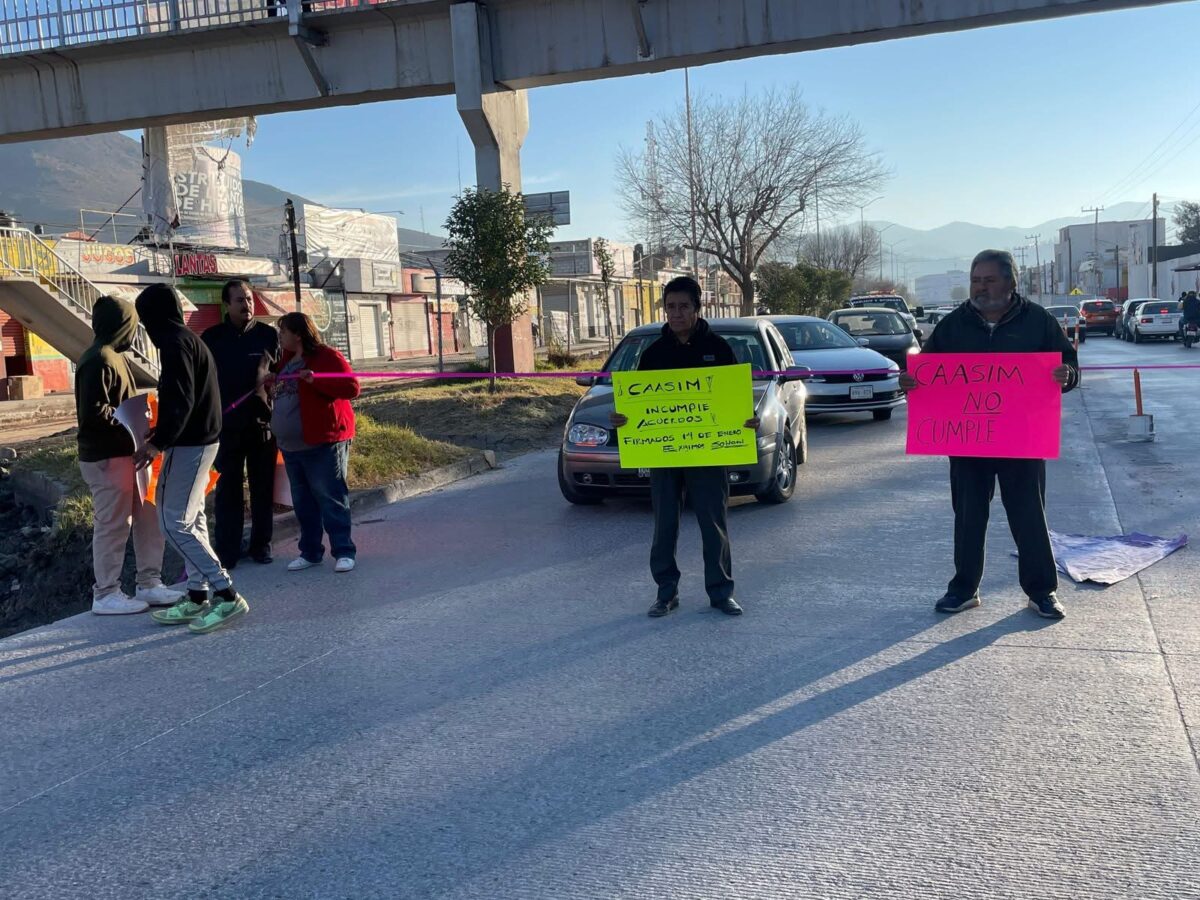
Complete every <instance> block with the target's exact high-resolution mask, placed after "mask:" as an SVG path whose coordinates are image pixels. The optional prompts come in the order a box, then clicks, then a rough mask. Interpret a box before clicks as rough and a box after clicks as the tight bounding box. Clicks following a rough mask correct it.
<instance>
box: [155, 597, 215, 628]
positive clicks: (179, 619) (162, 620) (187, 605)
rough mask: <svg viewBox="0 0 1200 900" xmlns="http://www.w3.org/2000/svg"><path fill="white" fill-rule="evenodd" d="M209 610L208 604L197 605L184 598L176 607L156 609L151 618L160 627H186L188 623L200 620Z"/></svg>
mask: <svg viewBox="0 0 1200 900" xmlns="http://www.w3.org/2000/svg"><path fill="white" fill-rule="evenodd" d="M208 610H209V604H208V603H196V602H195V601H193V600H189V599H188V598H187V597H184V598H183V599H182V600H180V601H179V602H178V603H176V604H175V605H174V606H168V607H167V608H166V609H156V610H155V611H154V612H152V613H150V618H152V619H153V620H154V621H155V622H157V623H158V624H159V625H186V624H188V622H194V621H195V620H196V619H198V618H200V617H201V616H202V615H204V614H205V613H206V612H208Z"/></svg>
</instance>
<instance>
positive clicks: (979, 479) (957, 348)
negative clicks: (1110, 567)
mask: <svg viewBox="0 0 1200 900" xmlns="http://www.w3.org/2000/svg"><path fill="white" fill-rule="evenodd" d="M1037 352H1053V353H1061V354H1062V360H1063V364H1062V365H1060V366H1059V367H1058V368H1056V369H1055V370H1054V375H1053V377H1054V380H1055V381H1056V382H1058V383H1059V384H1060V385H1062V389H1063V391H1064V392H1065V391H1069V390H1072V389H1073V388H1075V387H1076V386H1077V385H1078V384H1079V357H1078V354H1077V353H1076V351H1075V348H1074V347H1073V346H1072V345H1071V342H1070V341H1068V340H1067V336H1066V334H1065V333H1064V332H1063V329H1062V326H1061V325H1059V323H1058V320H1057V319H1055V318H1054V316H1052V315H1051V314H1050V313H1048V312H1047V311H1046V310H1045V308H1043V307H1041V306H1038V305H1037V304H1034V303H1030V302H1029V301H1028V300H1026V299H1025V298H1024V297H1022V296H1021V295H1020V294H1018V293H1017V291H1016V266H1015V263H1014V262H1013V258H1012V254H1010V253H1007V252H1005V251H1003V250H984V251H983V252H982V253H980V254H979V255H978V256H976V257H975V260H974V262H973V263H971V297H970V300H969V302H967V303H964V304H962V305H961V306H959V307H957V308H956V309H955V310H954V311H953V312H951V313H949V314H948V315H947V316H946V317H945V318H944V319H942V320H941V321H940V322H938V324H937V327H936V328H935V329H934V330H933V334H932V335H930V337H929V339H928V340H927V341H926V342H925V346H924V347H923V348H922V353H1037ZM900 386H901V387H902V388H903V389H904V390H906V391H911V390H914V389H916V387H917V383H916V380H915V379H914V378H913V377H912V376H911V375H909V374H908V373H907V372H905V373H902V374H901V376H900ZM997 481H998V482H999V483H1000V499H1001V500H1002V501H1003V503H1004V510H1005V512H1006V513H1007V514H1008V525H1009V528H1010V529H1011V530H1012V533H1013V537H1014V539H1015V540H1016V542H1017V551H1018V553H1019V554H1020V557H1019V561H1018V564H1017V565H1018V573H1019V577H1020V581H1021V588H1022V589H1023V590H1024V591H1025V593H1026V594H1028V596H1029V606H1030V607H1031V608H1032V609H1034V610H1035V611H1036V612H1037V613H1038V615H1040V616H1043V617H1044V618H1047V619H1061V618H1062V617H1063V616H1064V615H1065V613H1064V611H1063V608H1062V604H1061V603H1059V601H1058V597H1057V595H1056V593H1055V592H1056V591H1057V590H1058V568H1057V566H1056V565H1055V562H1054V551H1053V550H1052V549H1051V546H1050V531H1049V528H1048V526H1047V525H1046V461H1045V460H1043V459H990V458H982V457H967V456H952V457H950V502H951V504H952V505H953V507H954V578H952V579H951V580H950V585H949V587H948V588H947V589H946V594H945V596H944V597H942V598H941V599H940V600H938V602H937V604H936V605H935V607H934V608H935V609H936V610H937V611H938V612H944V613H957V612H962V611H963V610H965V609H972V608H974V607H976V606H979V604H980V599H979V583H980V581H981V580H982V579H983V563H984V542H985V540H986V538H987V525H988V513H989V509H990V507H991V503H992V497H993V496H994V495H995V491H996V483H997Z"/></svg>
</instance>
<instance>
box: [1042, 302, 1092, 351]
mask: <svg viewBox="0 0 1200 900" xmlns="http://www.w3.org/2000/svg"><path fill="white" fill-rule="evenodd" d="M1046 312H1048V313H1050V315H1052V316H1054V318H1056V319H1058V324H1059V325H1061V326H1062V330H1063V331H1065V332H1066V333H1067V340H1070V341H1073V340H1075V332H1076V331H1078V332H1079V343H1081V344H1082V343H1083V342H1084V341H1086V340H1087V326H1086V325H1085V324H1084V323H1083V319H1082V318H1080V315H1079V307H1077V306H1047V307H1046Z"/></svg>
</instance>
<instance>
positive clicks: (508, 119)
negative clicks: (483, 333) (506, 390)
mask: <svg viewBox="0 0 1200 900" xmlns="http://www.w3.org/2000/svg"><path fill="white" fill-rule="evenodd" d="M450 28H451V36H452V40H453V44H454V83H455V93H456V96H457V100H458V114H459V115H460V116H461V117H462V120H463V124H464V125H465V126H466V129H467V133H468V134H469V135H470V136H471V142H472V143H473V144H474V145H475V179H476V183H477V185H478V186H479V187H480V188H486V189H487V190H490V191H499V190H501V189H502V188H503V187H505V186H507V187H508V189H509V190H510V191H512V192H513V193H517V192H519V191H520V190H521V145H522V144H523V143H524V142H525V135H526V134H528V133H529V98H528V97H527V96H526V93H525V91H510V90H508V89H506V88H503V87H501V86H500V85H498V84H496V83H495V80H494V79H493V77H492V71H493V69H492V57H491V45H490V40H489V30H488V27H487V19H486V13H484V12H483V11H482V10H480V8H479V5H478V4H477V3H456V4H454V5H452V6H451V7H450ZM494 345H495V353H496V368H497V370H498V371H501V372H532V371H533V329H532V326H531V319H530V314H529V313H528V312H526V313H525V314H524V315H523V316H521V317H520V318H518V319H517V320H516V321H515V322H513V323H512V325H509V326H506V327H504V328H500V329H498V330H497V331H496V336H495V338H494Z"/></svg>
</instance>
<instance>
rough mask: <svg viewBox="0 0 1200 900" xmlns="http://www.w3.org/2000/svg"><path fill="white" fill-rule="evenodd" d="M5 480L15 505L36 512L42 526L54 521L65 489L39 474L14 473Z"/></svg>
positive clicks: (65, 493)
mask: <svg viewBox="0 0 1200 900" xmlns="http://www.w3.org/2000/svg"><path fill="white" fill-rule="evenodd" d="M6 480H7V481H8V484H9V486H10V487H11V488H12V492H13V497H14V498H16V501H17V503H19V504H21V505H22V506H28V507H29V508H30V509H33V510H34V511H36V512H37V515H38V520H39V521H41V522H42V524H50V523H51V522H53V521H54V512H55V510H56V509H58V503H59V501H60V500H62V498H63V497H65V496H66V495H67V489H66V488H65V487H63V486H62V485H61V484H59V483H58V482H57V481H55V480H54V479H53V478H49V477H47V476H45V475H43V474H42V473H41V472H22V471H15V472H13V473H12V474H11V475H9V477H8V478H7V479H6Z"/></svg>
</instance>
